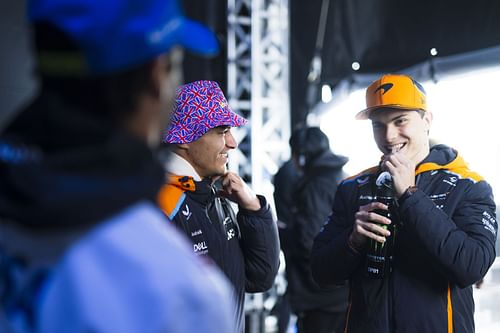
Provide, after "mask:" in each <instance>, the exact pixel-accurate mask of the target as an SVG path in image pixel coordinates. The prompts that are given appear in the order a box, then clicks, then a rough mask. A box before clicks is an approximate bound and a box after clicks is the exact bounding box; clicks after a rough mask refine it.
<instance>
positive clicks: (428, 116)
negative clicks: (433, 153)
mask: <svg viewBox="0 0 500 333" xmlns="http://www.w3.org/2000/svg"><path fill="white" fill-rule="evenodd" d="M432 119H433V115H432V112H430V111H426V112H425V113H424V121H425V123H426V124H427V131H429V130H430V129H431V125H432Z"/></svg>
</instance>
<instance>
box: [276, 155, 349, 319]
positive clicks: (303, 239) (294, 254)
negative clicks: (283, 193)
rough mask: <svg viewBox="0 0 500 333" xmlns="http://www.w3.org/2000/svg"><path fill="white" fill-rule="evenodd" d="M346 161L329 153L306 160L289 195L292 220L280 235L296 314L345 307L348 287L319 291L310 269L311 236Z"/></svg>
mask: <svg viewBox="0 0 500 333" xmlns="http://www.w3.org/2000/svg"><path fill="white" fill-rule="evenodd" d="M347 161H348V159H347V158H346V157H344V156H339V155H335V154H333V153H332V152H331V151H330V150H326V151H324V152H323V153H321V154H320V155H318V156H316V157H315V158H313V159H310V160H309V161H307V163H306V165H305V168H304V172H303V175H302V177H301V178H300V179H299V180H298V184H297V185H296V188H295V190H294V192H293V202H294V205H293V208H292V210H293V211H294V213H293V215H292V216H293V217H292V219H291V221H289V223H288V224H287V228H286V229H284V230H282V232H281V234H282V237H283V244H282V248H283V250H284V253H285V258H286V263H287V266H286V274H287V280H288V289H287V290H288V294H289V297H290V303H291V305H292V308H293V309H294V311H296V312H297V313H299V312H301V311H307V310H313V309H323V310H327V311H342V310H343V309H345V308H346V307H347V297H348V288H347V287H346V286H332V287H329V288H320V287H319V286H318V285H317V284H316V283H315V282H314V280H313V278H312V274H311V269H310V252H311V249H312V245H313V240H314V237H315V236H316V235H317V234H318V232H319V230H320V228H321V226H322V225H323V224H324V222H325V221H326V219H327V217H328V215H329V214H330V212H331V208H332V204H333V200H334V196H335V191H336V190H337V185H338V184H339V183H340V181H342V180H343V179H344V178H345V177H346V174H345V173H344V172H343V171H342V168H343V166H344V165H345V164H346V163H347Z"/></svg>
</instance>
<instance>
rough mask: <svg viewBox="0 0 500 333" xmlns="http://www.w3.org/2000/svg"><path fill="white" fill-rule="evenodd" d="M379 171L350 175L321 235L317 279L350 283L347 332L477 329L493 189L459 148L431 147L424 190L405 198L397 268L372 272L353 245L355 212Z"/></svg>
mask: <svg viewBox="0 0 500 333" xmlns="http://www.w3.org/2000/svg"><path fill="white" fill-rule="evenodd" d="M378 171H379V170H378V168H372V169H368V170H366V171H365V172H362V173H361V174H358V175H357V176H354V177H352V178H350V179H348V180H345V181H344V182H343V183H342V184H341V185H340V187H339V189H338V191H337V195H336V197H335V202H334V205H333V213H332V215H331V216H330V218H329V221H328V222H327V224H326V225H325V226H324V228H323V230H322V231H321V233H320V234H319V235H318V236H317V237H316V239H315V242H314V246H313V252H312V272H313V276H314V278H315V279H316V280H317V281H318V282H320V283H323V284H331V283H335V282H342V281H343V280H346V279H348V280H349V282H350V286H351V288H350V304H349V309H348V318H347V324H346V325H347V327H346V330H345V331H346V332H350V333H353V332H355V333H357V332H363V333H364V332H415V333H416V332H454V333H463V332H474V300H473V295H472V285H473V284H474V283H475V282H477V281H478V280H480V279H481V278H482V277H483V276H484V275H485V274H486V272H487V271H488V269H489V268H490V266H491V264H492V263H493V261H494V259H495V241H496V237H497V228H498V227H497V222H496V216H495V210H496V207H495V202H494V201H493V195H492V190H491V187H490V186H489V185H488V183H487V182H486V181H484V180H483V179H482V178H481V177H480V176H479V175H478V174H476V173H474V172H471V171H470V170H469V169H468V167H467V165H466V164H465V162H464V161H463V159H462V158H461V157H460V156H458V154H457V153H456V151H454V150H453V149H451V148H449V147H446V146H444V145H438V146H435V147H433V148H432V149H431V151H430V154H429V155H428V156H427V158H426V159H425V160H424V161H423V162H422V163H420V164H419V165H418V166H417V168H416V185H417V187H418V190H417V191H416V192H415V193H414V194H413V195H411V196H409V197H406V198H403V200H401V201H402V202H399V207H398V208H397V212H398V215H399V218H398V221H397V229H396V232H395V247H394V258H393V262H392V273H391V274H389V276H388V277H386V278H384V279H371V278H369V277H367V276H366V275H365V250H361V251H356V250H355V249H353V248H352V247H350V246H349V245H348V242H347V239H348V236H349V234H350V233H351V231H352V228H353V223H354V214H355V212H356V211H357V210H358V207H359V206H361V205H365V204H367V203H368V202H370V201H371V194H370V190H369V189H370V187H371V186H372V184H373V181H374V179H375V176H376V175H377V174H378Z"/></svg>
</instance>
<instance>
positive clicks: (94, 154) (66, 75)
mask: <svg viewBox="0 0 500 333" xmlns="http://www.w3.org/2000/svg"><path fill="white" fill-rule="evenodd" d="M28 13H29V21H30V23H31V24H32V27H33V28H34V35H35V48H36V54H35V56H36V62H37V72H38V74H39V76H40V78H41V87H40V91H39V95H38V96H37V97H36V99H35V100H34V101H33V102H32V103H31V105H29V106H28V107H27V108H26V109H25V110H23V111H22V112H21V113H20V114H19V115H18V116H17V118H16V119H14V120H13V121H12V123H11V124H9V125H8V127H7V128H6V130H5V131H4V132H3V133H2V135H1V137H0V169H1V170H2V172H0V184H1V185H0V258H1V260H0V332H39V333H56V332H61V333H62V332H64V333H73V332H74V333H77V332H79V333H81V332H100V333H114V332H120V333H153V332H176V333H188V332H189V333H192V332H197V331H199V330H200V328H201V329H202V330H203V332H211V333H219V332H224V333H234V332H235V327H234V323H233V311H234V302H232V300H231V295H232V292H233V291H232V287H231V285H230V283H229V282H228V280H227V278H225V277H224V275H223V274H222V273H221V272H220V271H219V270H218V269H216V267H214V266H213V265H207V264H206V262H204V261H203V260H200V259H199V258H198V257H196V256H195V255H193V253H192V252H191V250H190V244H189V243H188V242H187V241H186V239H185V238H184V236H183V235H182V234H181V233H179V232H178V230H177V229H176V228H174V227H172V226H171V225H170V223H169V221H168V220H167V219H166V218H165V215H164V214H163V213H162V212H161V210H160V209H159V208H158V206H157V204H156V196H157V193H158V191H159V189H160V188H161V186H163V184H164V182H165V178H164V176H165V173H164V169H163V166H162V165H161V163H160V162H159V161H158V160H157V159H156V149H157V148H158V145H159V143H160V133H161V130H163V128H164V126H166V121H168V119H169V115H168V112H169V111H170V109H171V106H170V104H171V102H173V97H174V93H175V87H177V86H178V84H179V80H180V77H179V73H180V64H179V63H178V62H179V60H180V59H179V56H180V54H179V52H177V51H176V50H175V47H177V46H179V47H183V48H186V49H188V50H191V51H195V52H198V53H201V54H205V55H207V54H214V53H215V52H217V49H218V45H217V40H216V39H215V36H214V35H213V34H212V33H211V32H210V31H209V30H208V29H207V28H205V27H203V26H202V25H200V24H199V23H196V22H194V21H191V20H189V19H187V18H186V17H184V16H183V15H182V12H181V10H180V6H179V4H178V2H177V1H176V0H32V1H28ZM162 123H163V124H165V125H160V124H162Z"/></svg>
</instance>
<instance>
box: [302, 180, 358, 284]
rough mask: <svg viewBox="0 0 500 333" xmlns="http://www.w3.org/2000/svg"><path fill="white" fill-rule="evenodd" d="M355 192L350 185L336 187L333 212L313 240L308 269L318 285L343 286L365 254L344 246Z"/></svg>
mask: <svg viewBox="0 0 500 333" xmlns="http://www.w3.org/2000/svg"><path fill="white" fill-rule="evenodd" d="M354 192H355V191H352V188H351V185H349V183H347V184H346V183H342V184H341V185H340V186H339V188H338V190H337V193H336V195H335V200H334V203H333V209H332V213H331V215H330V216H329V217H328V220H327V221H326V224H325V225H324V226H323V228H322V229H321V231H320V233H319V234H318V235H317V236H316V238H315V239H314V244H313V248H312V252H311V270H312V274H313V277H314V279H315V280H316V282H317V283H319V284H320V285H332V284H342V283H343V282H344V281H345V280H348V279H349V278H350V276H351V275H352V273H353V272H354V271H355V270H356V269H357V268H359V267H360V265H361V264H362V263H363V258H364V254H361V253H359V252H357V251H355V250H354V249H352V248H350V247H349V245H348V244H347V239H348V237H349V234H350V233H351V231H352V228H353V223H354V213H355V210H356V207H355V205H354V204H353V203H356V202H357V201H356V200H355V193H354Z"/></svg>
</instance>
